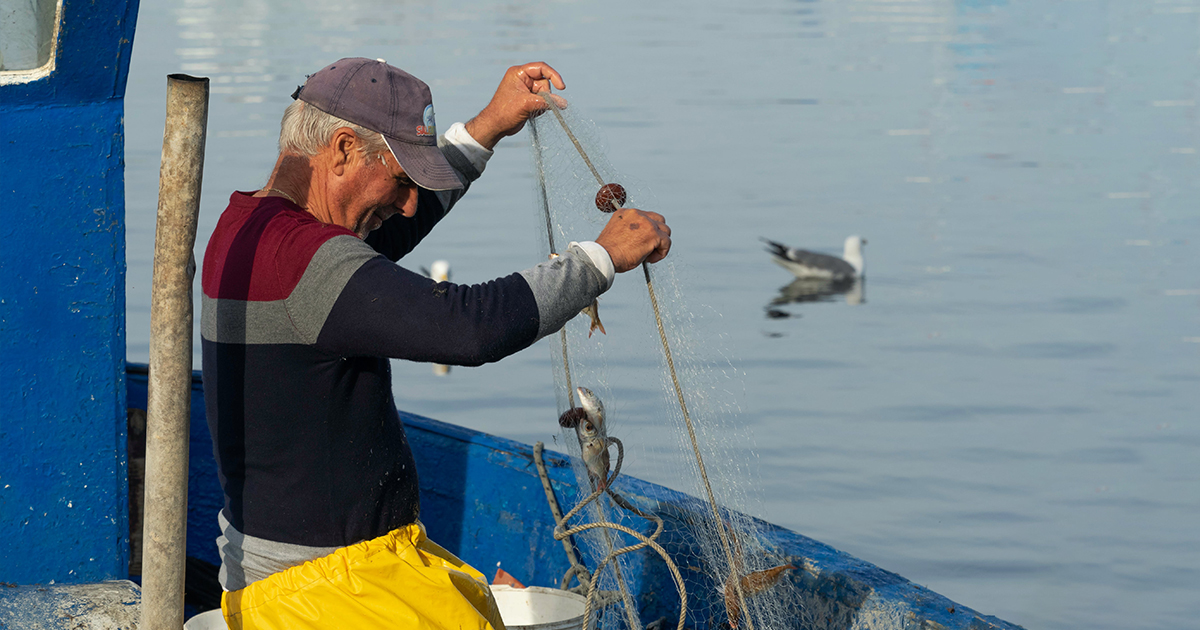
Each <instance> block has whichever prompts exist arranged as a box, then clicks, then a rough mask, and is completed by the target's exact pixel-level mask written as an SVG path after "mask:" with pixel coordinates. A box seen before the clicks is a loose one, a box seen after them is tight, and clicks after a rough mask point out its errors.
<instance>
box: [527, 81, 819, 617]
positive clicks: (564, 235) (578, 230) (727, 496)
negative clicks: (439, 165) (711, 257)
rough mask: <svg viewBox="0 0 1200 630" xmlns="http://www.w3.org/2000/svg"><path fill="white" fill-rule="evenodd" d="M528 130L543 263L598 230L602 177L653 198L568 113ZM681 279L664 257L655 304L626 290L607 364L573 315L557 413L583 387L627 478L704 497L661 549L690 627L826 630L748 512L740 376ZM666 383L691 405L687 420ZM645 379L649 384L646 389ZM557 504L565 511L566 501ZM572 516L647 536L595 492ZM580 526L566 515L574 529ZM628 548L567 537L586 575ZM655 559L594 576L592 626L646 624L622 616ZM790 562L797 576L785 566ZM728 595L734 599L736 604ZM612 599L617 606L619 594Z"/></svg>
mask: <svg viewBox="0 0 1200 630" xmlns="http://www.w3.org/2000/svg"><path fill="white" fill-rule="evenodd" d="M560 116H561V118H560ZM529 128H530V136H531V140H532V148H533V161H534V166H535V169H536V171H537V172H536V173H535V175H536V177H535V182H536V186H537V190H536V194H537V198H538V201H539V204H538V219H537V223H538V225H540V226H542V229H543V230H544V231H545V235H544V236H543V238H542V239H541V240H542V248H543V254H547V255H548V254H549V253H551V250H553V251H556V252H561V251H563V250H565V249H566V247H567V243H568V242H569V241H570V240H573V239H574V240H584V239H587V238H592V237H593V236H594V235H595V234H597V233H598V232H599V230H600V228H601V226H603V225H604V224H605V223H606V222H607V220H608V218H609V216H610V215H608V214H605V213H602V212H600V211H598V210H597V208H596V205H595V198H596V194H597V191H598V190H599V189H600V187H601V182H603V183H609V182H617V183H620V184H621V185H622V186H623V187H624V188H625V189H626V191H627V193H628V201H627V202H626V203H625V206H626V207H639V208H640V207H643V206H641V205H639V204H643V203H646V202H647V200H650V199H651V198H650V194H649V191H647V190H646V189H645V188H644V187H642V186H639V185H637V184H636V183H632V184H631V180H629V179H627V178H622V176H621V174H620V173H618V172H617V171H616V170H615V169H614V168H613V167H612V165H611V164H609V163H608V161H607V159H606V158H605V154H606V152H605V150H604V144H603V142H602V141H601V138H600V133H599V131H598V129H597V127H596V125H595V124H594V123H592V122H591V121H590V120H588V119H586V118H585V117H584V116H582V115H581V114H580V112H579V109H578V107H577V106H576V105H574V104H573V105H572V106H571V107H570V108H568V109H563V110H561V111H559V112H557V115H556V114H555V113H554V112H551V113H547V114H544V115H542V116H540V117H538V118H536V119H534V120H532V121H531V122H530V125H529ZM568 130H569V131H568ZM572 136H573V138H572ZM581 153H582V154H586V158H585V157H584V155H581ZM589 162H590V164H589ZM684 270H686V266H685V265H684V264H683V262H682V261H680V260H679V257H678V255H676V254H675V253H673V254H672V256H671V258H669V259H668V260H667V261H664V262H663V263H659V264H657V265H653V266H652V268H651V272H650V273H651V279H652V283H653V287H654V291H655V292H656V295H657V306H658V308H657V309H655V308H653V305H652V301H651V300H650V298H649V293H648V292H647V291H646V288H645V287H644V286H643V287H642V288H641V289H640V291H639V292H636V294H640V296H641V298H640V299H641V304H640V307H641V308H640V309H639V310H640V311H641V312H640V313H637V314H636V315H637V318H638V319H639V322H638V324H637V325H636V326H633V325H626V326H623V327H621V329H620V330H619V331H614V330H613V329H612V328H613V327H612V326H609V329H610V330H609V332H610V334H619V335H621V336H623V337H624V336H628V337H629V338H630V339H629V340H627V342H626V343H623V344H622V345H621V353H620V356H619V357H617V358H614V359H612V360H611V361H610V359H609V358H608V357H607V356H606V353H605V346H606V345H608V343H607V341H608V340H602V339H600V338H598V337H597V336H590V335H589V324H588V318H587V317H586V316H585V317H577V318H575V319H574V320H572V321H571V322H569V323H568V325H567V327H566V328H564V331H563V333H562V334H561V335H555V336H553V337H551V338H550V339H551V340H550V344H549V345H550V347H551V356H552V365H553V371H554V380H555V385H556V387H555V391H556V397H557V403H558V411H559V413H560V414H561V413H563V412H565V411H567V410H568V409H570V408H571V407H573V406H577V405H579V402H578V401H577V400H574V399H573V388H574V387H578V386H580V385H582V386H585V387H587V388H589V389H591V390H592V391H593V392H595V393H596V394H597V395H598V396H599V397H600V399H601V400H602V401H604V404H605V407H606V412H607V417H606V425H607V430H608V434H609V435H612V436H617V437H620V438H621V439H622V440H624V442H625V444H626V450H627V452H626V462H625V468H624V470H625V471H626V472H628V471H629V470H630V468H634V469H636V470H652V471H653V472H654V475H655V477H656V478H657V479H662V480H668V482H667V485H669V486H671V487H673V488H675V489H678V490H681V491H684V492H686V493H688V494H690V495H692V496H693V497H697V498H698V499H699V501H701V502H702V503H698V504H697V505H696V508H695V509H690V510H685V511H682V512H681V513H680V514H676V515H673V516H672V518H673V519H674V521H673V524H674V527H675V528H676V529H677V530H678V531H676V532H674V533H673V534H672V535H671V536H670V541H669V543H667V542H664V546H667V547H668V548H669V551H670V553H671V555H672V557H673V559H674V561H675V563H676V564H677V565H678V567H679V570H680V572H681V573H682V575H683V578H684V580H685V583H686V584H687V590H688V593H687V596H688V600H689V601H688V610H687V627H692V628H721V627H731V626H734V627H737V628H747V629H754V630H762V629H766V628H785V627H788V628H794V627H805V628H818V627H827V624H826V623H825V622H826V621H827V620H829V619H831V617H830V616H829V615H819V614H817V612H818V611H816V610H813V609H812V607H811V606H806V605H805V604H804V602H803V600H802V597H801V592H800V591H799V590H798V589H797V588H796V587H795V585H794V579H795V578H796V575H797V574H798V573H799V572H802V571H803V567H802V566H801V565H800V562H799V560H798V559H795V558H788V557H784V556H782V555H780V554H779V553H778V552H777V551H776V550H775V549H773V548H771V546H770V545H769V544H767V542H766V540H767V537H766V536H764V535H763V531H764V527H765V526H766V524H765V523H763V522H762V521H758V520H756V519H754V518H751V517H749V516H747V514H751V513H754V512H756V511H757V510H756V509H755V508H756V507H758V504H759V501H760V497H759V495H758V493H757V491H756V488H758V487H760V485H759V484H758V483H757V479H756V477H755V473H754V467H753V466H751V463H752V462H751V461H750V460H749V459H748V458H750V457H753V456H751V455H747V454H748V453H752V449H751V448H749V446H750V439H749V435H748V433H747V431H746V429H745V428H744V427H743V426H741V425H740V424H739V423H737V422H736V406H735V405H734V404H733V402H732V401H733V400H734V394H733V393H732V391H731V390H733V389H735V386H736V381H737V379H736V372H735V371H734V370H733V369H732V367H731V363H730V361H729V359H728V358H727V357H726V356H725V354H724V353H723V352H722V351H721V345H720V343H719V339H718V337H719V334H717V333H715V332H713V331H714V327H713V323H714V320H717V319H719V316H718V315H717V314H715V313H713V312H712V311H709V310H705V309H703V308H697V309H692V308H690V307H689V305H688V302H687V295H686V291H685V290H684V285H685V284H686V278H683V277H681V276H685V275H686V271H684ZM640 280H642V273H641V272H638V271H632V272H629V273H628V274H626V275H625V278H624V279H623V280H621V283H625V284H629V285H632V284H634V281H640ZM639 284H640V282H639ZM630 295H631V296H632V295H635V292H630ZM602 304H603V300H602ZM616 308H617V309H618V310H617V311H614V314H617V315H621V316H625V315H629V316H630V317H629V319H634V317H633V314H631V313H627V312H623V311H621V310H620V309H623V308H624V306H623V305H620V304H618V305H617V307H616ZM624 310H625V311H628V310H630V309H628V308H624ZM656 310H657V313H656ZM603 313H604V309H603V307H602V313H601V314H602V315H603ZM656 315H657V316H658V317H659V318H661V322H662V327H663V335H664V336H665V337H666V340H667V344H668V346H669V347H670V350H671V354H672V356H673V363H674V373H675V378H673V377H672V370H671V369H670V366H669V365H668V361H667V359H666V356H667V355H666V353H665V352H664V350H663V344H662V342H661V339H660V336H659V332H658V328H657V325H656ZM610 363H611V364H612V365H611V366H610ZM675 379H677V380H678V384H679V388H680V391H682V395H683V397H684V400H685V404H686V406H687V410H688V412H687V417H686V418H685V414H684V412H683V411H682V408H681V406H680V403H679V398H678V396H677V391H676V383H675ZM654 381H657V382H658V387H654V386H653V385H652V383H653V382H654ZM688 420H690V425H691V427H692V431H693V432H694V435H695V439H694V441H693V438H692V433H691V432H689V430H688V425H689V422H688ZM647 426H653V427H656V428H658V427H668V428H667V429H666V430H667V431H668V435H669V436H670V437H669V438H667V439H665V440H663V439H659V440H639V439H637V438H638V437H645V436H647V435H649V436H651V437H653V436H654V435H656V434H655V432H654V430H649V429H646V428H645V427H647ZM558 441H559V444H560V446H563V447H565V448H566V450H568V452H571V453H572V454H574V455H576V456H578V455H580V449H579V443H578V440H577V439H576V437H575V432H574V431H573V430H570V429H565V430H564V431H563V433H562V434H561V435H560V436H559V440H558ZM613 451H614V458H615V449H613ZM697 452H698V453H699V455H700V460H702V461H703V469H702V467H701V464H700V460H698V458H697ZM576 461H577V462H578V459H577V460H576ZM614 463H615V459H614ZM575 472H576V479H577V482H578V484H579V486H580V496H586V495H588V494H589V493H590V492H591V490H592V486H591V482H590V481H589V478H588V474H587V472H586V470H584V469H583V467H582V464H578V463H577V470H576V471H575ZM706 477H707V481H708V483H707V484H706V483H705V478H706ZM710 487H711V492H712V495H713V496H714V498H715V499H716V504H717V505H718V506H720V507H719V508H718V514H719V518H718V517H716V516H714V515H713V511H712V508H711V504H709V502H708V496H709V488H710ZM622 488H623V479H622V478H618V479H617V480H616V482H615V484H614V490H615V491H616V492H617V493H620V492H621V491H622ZM566 509H569V506H564V510H566ZM582 518H584V519H586V520H590V521H594V522H612V523H617V524H621V525H624V526H626V527H630V528H632V529H635V530H638V531H644V532H646V533H649V532H650V531H651V530H652V526H651V525H650V524H649V523H648V522H647V521H646V520H645V519H643V518H641V517H638V516H636V515H634V514H632V513H630V512H628V511H627V510H624V509H621V508H620V507H619V506H615V505H614V504H613V501H612V499H611V498H609V497H606V496H603V495H602V496H601V500H598V501H596V502H594V503H593V504H592V505H589V506H588V508H587V509H586V510H585V511H584V514H583V516H582ZM579 520H580V517H576V518H575V519H573V524H574V523H576V522H578V521H579ZM723 539H724V540H723ZM634 542H636V541H634V540H633V539H632V538H630V537H629V536H627V535H625V534H622V533H619V532H615V531H610V530H606V529H597V530H590V531H589V532H585V533H584V534H583V535H580V536H577V537H576V544H577V545H579V546H580V551H581V553H582V555H583V556H584V564H586V565H587V566H588V568H589V569H590V570H594V569H595V568H596V567H597V566H598V565H599V564H600V563H601V561H602V560H603V559H604V557H605V556H606V555H607V554H609V553H610V552H611V551H612V549H613V548H614V547H618V548H619V547H624V546H627V545H630V544H633V543H634ZM731 556H732V559H733V562H732V564H731V562H730V557H731ZM655 561H656V558H654V557H653V555H652V554H647V553H643V554H625V555H623V556H620V557H619V558H617V560H616V562H614V563H613V564H614V567H613V569H607V570H605V571H604V572H603V573H602V574H601V575H599V576H597V579H599V580H600V588H601V589H603V590H605V591H608V592H610V593H611V597H609V598H608V600H607V601H605V602H602V603H604V604H607V605H605V606H603V607H602V608H601V615H600V617H599V619H598V622H597V627H603V628H606V629H609V628H611V629H616V628H641V627H642V621H641V620H640V619H639V618H638V616H637V615H636V614H630V613H629V611H627V610H626V609H627V608H637V607H638V606H639V605H644V603H645V602H646V599H645V598H643V597H641V595H642V594H641V593H638V592H635V590H636V588H637V587H638V586H639V585H640V582H638V580H637V576H640V575H642V574H643V573H645V572H648V571H649V569H648V568H647V567H646V566H645V564H646V563H652V562H655ZM793 564H794V568H789V565H793ZM735 581H736V585H735ZM737 587H741V590H742V596H740V597H739V595H738V593H737V590H738V588H737ZM622 591H624V592H625V593H626V596H625V597H622V596H621V595H620V594H621V593H622ZM654 596H655V597H658V598H661V599H664V600H669V599H670V598H671V597H672V595H671V594H670V593H662V592H659V593H656V594H655V595H654ZM743 603H744V605H743ZM660 612H662V614H664V615H667V616H668V618H667V619H665V620H663V621H665V623H662V624H661V627H662V628H674V627H676V623H677V620H678V603H677V602H676V603H675V607H674V608H673V609H672V611H671V612H663V611H660ZM656 614H657V613H656ZM672 615H673V616H672ZM647 621H650V622H653V621H655V619H647Z"/></svg>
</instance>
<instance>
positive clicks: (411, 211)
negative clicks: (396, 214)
mask: <svg viewBox="0 0 1200 630" xmlns="http://www.w3.org/2000/svg"><path fill="white" fill-rule="evenodd" d="M396 207H397V208H399V209H400V214H403V215H404V216H406V217H412V216H416V214H417V186H416V185H415V184H414V185H410V186H405V187H404V189H403V190H401V191H400V196H399V197H397V198H396Z"/></svg>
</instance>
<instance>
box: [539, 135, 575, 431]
mask: <svg viewBox="0 0 1200 630" xmlns="http://www.w3.org/2000/svg"><path fill="white" fill-rule="evenodd" d="M559 115H560V116H561V115H562V114H559ZM529 133H530V136H531V137H532V138H533V146H534V147H538V146H540V144H541V143H540V142H539V140H538V133H537V126H536V125H529ZM533 162H534V166H535V167H536V168H537V172H538V197H540V198H541V200H542V214H543V215H545V217H546V239H547V240H549V241H550V256H552V257H553V256H557V255H558V252H557V251H556V250H555V248H554V222H553V220H552V219H551V218H550V199H549V197H547V196H546V177H545V173H546V170H545V169H544V168H543V166H542V152H541V151H538V150H535V151H534V152H533ZM558 336H559V339H561V340H562V358H563V372H564V373H565V374H566V377H567V403H568V404H567V408H568V409H570V408H572V407H574V406H575V388H574V387H571V362H570V361H569V360H568V358H567V329H566V327H563V328H560V329H559V331H558Z"/></svg>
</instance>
